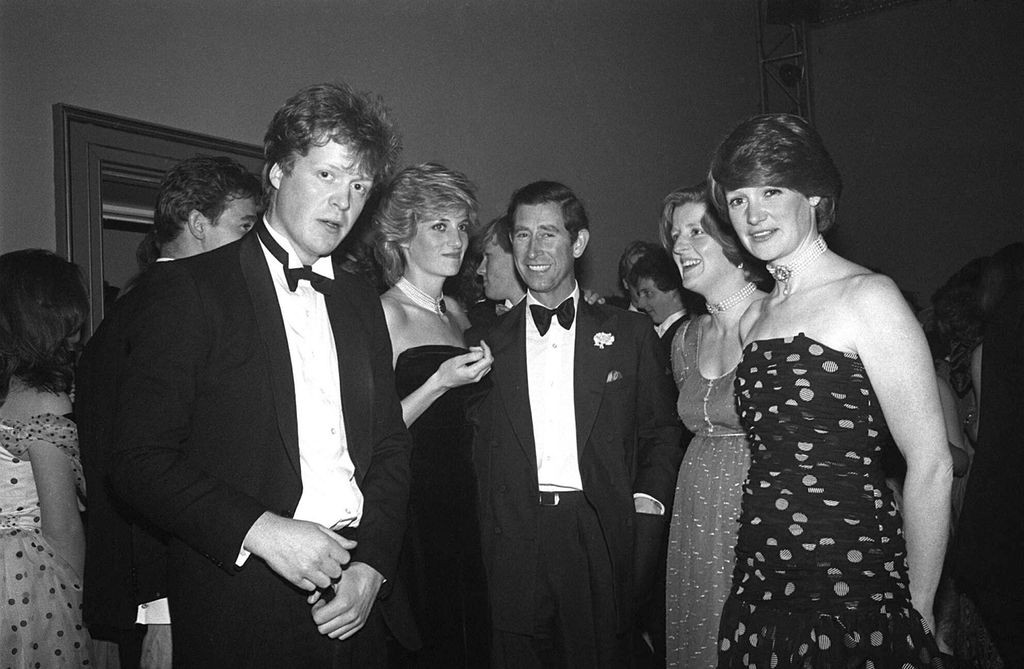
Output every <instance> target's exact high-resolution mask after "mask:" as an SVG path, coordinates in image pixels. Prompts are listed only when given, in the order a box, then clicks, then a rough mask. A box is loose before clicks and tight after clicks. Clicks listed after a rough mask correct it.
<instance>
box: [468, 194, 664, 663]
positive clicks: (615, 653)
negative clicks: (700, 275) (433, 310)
mask: <svg viewBox="0 0 1024 669" xmlns="http://www.w3.org/2000/svg"><path fill="white" fill-rule="evenodd" d="M507 216H508V219H507V220H508V224H509V226H510V229H511V241H512V249H513V255H514V258H515V264H516V268H517V269H518V271H519V274H520V276H522V277H523V280H524V282H525V283H526V285H527V287H528V288H529V291H528V292H527V296H526V298H525V299H524V300H523V301H521V302H520V303H519V304H518V305H517V306H515V307H514V308H513V309H512V310H511V311H509V313H508V314H507V315H506V316H504V317H503V318H501V319H500V320H498V321H497V323H495V325H494V326H493V327H492V328H491V329H490V331H489V332H487V334H486V336H487V341H488V342H489V343H490V345H491V349H492V351H493V352H494V365H493V367H492V369H491V377H492V382H493V388H492V390H491V392H490V393H489V394H488V396H487V397H486V398H485V399H484V400H483V402H482V403H481V404H480V406H479V407H478V410H477V413H476V416H475V418H476V420H477V421H478V432H477V443H476V444H475V448H474V453H475V457H476V466H477V473H478V477H479V486H480V498H481V502H480V516H481V525H482V528H481V535H482V537H483V543H484V561H485V565H486V568H487V576H488V582H489V590H490V595H491V605H492V614H493V627H494V661H495V666H496V667H581V668H583V667H586V668H588V669H590V668H593V667H618V666H624V665H627V664H628V663H629V661H630V659H629V654H630V648H629V634H628V631H629V629H630V628H631V626H632V624H633V614H634V609H635V602H634V595H635V590H634V585H635V584H636V582H637V580H638V579H640V580H643V579H645V578H648V577H647V576H646V575H644V574H642V573H638V570H639V571H641V572H642V571H643V570H644V569H645V568H649V567H650V566H651V565H652V564H653V561H654V560H655V559H656V551H657V545H656V544H657V541H658V537H659V533H660V532H661V528H662V527H663V525H664V523H665V522H666V521H667V517H666V516H665V515H664V514H665V512H666V508H665V501H664V500H667V499H668V498H669V497H670V496H671V493H672V491H673V489H674V485H675V477H676V470H677V468H678V465H679V461H680V459H681V455H682V454H681V451H680V449H679V427H678V422H677V420H676V418H675V415H674V411H673V407H672V400H671V395H672V384H671V380H670V379H669V378H668V377H666V376H665V374H664V373H663V366H662V364H661V362H660V355H661V354H660V351H659V345H658V341H657V338H656V337H655V334H654V331H653V330H652V328H651V326H650V321H649V320H648V319H647V318H645V317H643V316H640V315H637V314H632V313H629V312H626V311H623V310H621V309H617V308H614V307H610V306H604V305H590V304H587V303H586V302H585V301H584V302H580V299H579V296H580V289H579V286H578V284H577V283H576V278H575V269H574V265H575V261H576V259H577V258H579V257H580V256H582V255H583V252H584V250H585V249H586V247H587V242H588V241H589V239H590V230H589V225H588V221H587V215H586V212H585V210H584V208H583V205H582V203H581V202H580V200H579V199H578V198H577V197H576V196H575V195H574V194H573V192H572V191H571V190H569V189H568V188H567V187H565V186H564V185H562V184H558V183H554V182H549V181H540V182H535V183H532V184H530V185H528V186H525V187H523V188H521V189H519V190H518V191H516V193H515V194H514V195H513V196H512V199H511V202H510V203H509V206H508V212H507ZM473 343H476V342H475V341H474V342H473ZM647 549H653V551H654V552H655V553H654V555H648V553H649V552H650V550H647Z"/></svg>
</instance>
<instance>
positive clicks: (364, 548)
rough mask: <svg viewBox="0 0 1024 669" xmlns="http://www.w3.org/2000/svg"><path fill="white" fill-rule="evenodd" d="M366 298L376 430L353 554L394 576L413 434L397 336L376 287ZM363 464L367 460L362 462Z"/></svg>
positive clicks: (402, 530)
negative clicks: (401, 393)
mask: <svg viewBox="0 0 1024 669" xmlns="http://www.w3.org/2000/svg"><path fill="white" fill-rule="evenodd" d="M361 298H362V299H361V300H360V301H361V304H360V311H361V313H362V315H363V318H364V319H365V322H366V323H367V324H368V328H369V336H368V341H369V342H370V346H371V351H372V353H371V355H372V359H371V361H370V363H371V371H372V378H373V388H372V392H373V431H372V437H371V439H372V449H371V460H370V461H369V463H368V465H367V466H366V467H365V472H366V473H365V475H364V476H362V477H361V478H360V480H359V489H360V490H361V491H362V493H363V517H362V519H361V520H360V522H359V545H358V547H357V548H356V549H355V551H354V553H353V557H352V559H353V560H354V561H358V562H363V563H366V564H368V565H370V566H371V567H373V568H374V569H376V570H377V571H378V572H380V573H381V575H383V576H384V578H386V579H388V580H389V581H392V580H393V579H394V577H395V570H396V568H397V565H398V553H399V550H400V549H401V546H402V536H403V534H404V533H405V522H406V508H407V506H408V500H409V455H410V450H411V448H412V440H411V437H410V436H409V432H408V430H406V427H405V422H404V420H403V419H402V404H401V402H400V401H399V400H398V395H397V393H396V392H395V373H394V369H393V367H392V361H391V358H392V351H391V337H390V335H389V334H388V329H387V323H386V322H385V320H384V312H383V310H382V309H381V306H380V300H379V299H377V297H376V295H373V294H372V292H370V291H366V292H365V293H364V294H363V295H361ZM359 466H361V463H357V467H359ZM382 594H386V592H383V593H382Z"/></svg>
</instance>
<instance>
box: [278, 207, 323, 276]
mask: <svg viewBox="0 0 1024 669" xmlns="http://www.w3.org/2000/svg"><path fill="white" fill-rule="evenodd" d="M263 225H264V226H265V227H266V228H267V232H268V233H270V236H271V238H273V240H274V241H275V242H277V243H278V244H280V245H281V248H282V249H284V251H285V253H287V254H288V268H289V269H291V268H299V267H302V261H301V260H299V256H298V255H296V254H295V250H294V247H292V243H291V242H290V241H289V240H288V238H287V237H285V236H284V235H282V234H281V233H280V232H278V231H277V230H275V229H274V228H272V227H271V226H270V222H269V221H268V220H267V216H266V214H264V216H263ZM312 268H313V271H314V272H316V273H317V274H319V275H320V276H325V277H327V278H328V279H333V278H334V263H333V262H332V261H331V257H330V256H324V257H322V258H317V259H316V262H314V263H313V265H312Z"/></svg>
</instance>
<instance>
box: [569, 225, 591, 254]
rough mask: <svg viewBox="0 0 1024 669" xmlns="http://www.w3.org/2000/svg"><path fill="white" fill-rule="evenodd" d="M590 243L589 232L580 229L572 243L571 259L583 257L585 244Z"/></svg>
mask: <svg viewBox="0 0 1024 669" xmlns="http://www.w3.org/2000/svg"><path fill="white" fill-rule="evenodd" d="M589 241H590V230H587V229H586V228H582V229H580V230H579V231H578V232H577V233H576V241H574V242H573V243H572V257H573V258H579V257H580V256H581V255H583V251H585V250H586V248H587V242H589Z"/></svg>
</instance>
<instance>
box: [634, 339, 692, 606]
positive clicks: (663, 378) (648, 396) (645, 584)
mask: <svg viewBox="0 0 1024 669" xmlns="http://www.w3.org/2000/svg"><path fill="white" fill-rule="evenodd" d="M643 325H644V327H643V330H642V331H641V333H640V338H639V339H640V344H639V365H640V369H639V372H638V383H639V386H640V387H639V389H638V392H637V430H638V440H637V476H636V483H635V485H634V488H633V490H634V492H642V493H645V494H647V495H650V496H651V497H653V498H655V499H656V500H658V501H659V502H661V503H662V504H663V505H664V506H665V514H664V515H662V516H654V515H648V514H642V513H638V514H636V517H635V518H634V531H633V540H634V552H633V578H634V582H633V588H634V590H633V597H634V604H635V605H639V604H640V603H642V602H645V601H647V600H648V599H649V598H650V597H651V593H652V591H653V586H654V583H655V582H656V580H657V578H658V572H659V569H664V560H663V559H662V557H661V556H662V555H663V554H664V544H665V537H666V534H667V531H666V530H667V525H668V522H669V520H670V518H671V516H672V499H673V497H674V493H675V484H676V476H677V474H678V471H679V465H680V463H681V462H682V458H683V448H682V444H681V441H680V439H681V434H682V429H681V425H680V423H679V420H678V418H676V409H675V398H676V390H675V385H674V383H673V381H672V376H671V374H668V373H666V368H665V360H664V348H663V344H662V343H661V342H660V341H659V340H658V338H657V335H656V334H655V333H654V330H653V329H652V328H651V327H650V326H649V325H647V324H646V323H645V324H643Z"/></svg>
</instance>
